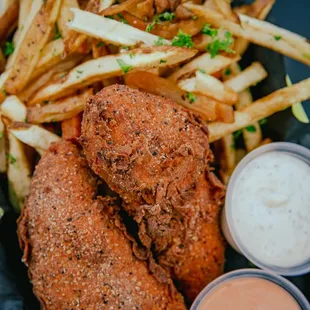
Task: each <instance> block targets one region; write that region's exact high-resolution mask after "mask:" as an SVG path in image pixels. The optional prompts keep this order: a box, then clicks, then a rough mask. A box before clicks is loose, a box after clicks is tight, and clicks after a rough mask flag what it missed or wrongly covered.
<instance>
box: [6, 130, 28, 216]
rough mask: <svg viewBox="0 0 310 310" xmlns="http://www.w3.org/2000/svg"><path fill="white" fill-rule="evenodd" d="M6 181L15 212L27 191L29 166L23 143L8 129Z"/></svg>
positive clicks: (18, 210) (20, 205) (21, 204)
mask: <svg viewBox="0 0 310 310" xmlns="http://www.w3.org/2000/svg"><path fill="white" fill-rule="evenodd" d="M8 140H9V152H8V183H9V199H10V202H11V204H12V205H13V207H14V208H15V211H16V212H20V211H21V209H22V207H23V204H24V199H25V197H26V196H27V195H28V193H29V186H30V182H31V167H30V164H29V162H28V159H27V156H26V152H25V147H24V145H23V144H22V143H21V142H20V141H19V140H18V139H17V138H16V137H15V136H14V135H13V134H12V133H11V132H10V131H9V133H8Z"/></svg>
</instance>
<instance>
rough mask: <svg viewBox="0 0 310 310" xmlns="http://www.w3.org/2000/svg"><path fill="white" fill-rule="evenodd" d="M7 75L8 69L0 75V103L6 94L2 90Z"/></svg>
mask: <svg viewBox="0 0 310 310" xmlns="http://www.w3.org/2000/svg"><path fill="white" fill-rule="evenodd" d="M9 74H10V69H9V70H7V71H4V72H3V73H1V75H0V103H1V102H3V100H4V99H5V97H6V96H7V93H6V91H5V89H4V83H5V81H6V79H7V78H8V76H9Z"/></svg>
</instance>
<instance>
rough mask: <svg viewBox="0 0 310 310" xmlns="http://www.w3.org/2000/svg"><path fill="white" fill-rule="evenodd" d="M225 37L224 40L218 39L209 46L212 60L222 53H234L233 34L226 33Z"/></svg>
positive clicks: (207, 48)
mask: <svg viewBox="0 0 310 310" xmlns="http://www.w3.org/2000/svg"><path fill="white" fill-rule="evenodd" d="M224 36H225V38H224V39H220V38H218V37H216V38H214V40H213V42H211V43H209V44H208V45H207V47H206V50H207V51H208V52H209V53H210V55H211V58H214V57H215V56H216V55H218V53H219V52H220V51H223V52H226V53H234V51H233V50H232V49H231V48H230V46H231V45H232V43H233V42H234V39H233V37H232V34H231V32H229V31H226V32H225V35H224Z"/></svg>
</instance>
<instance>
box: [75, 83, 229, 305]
mask: <svg viewBox="0 0 310 310" xmlns="http://www.w3.org/2000/svg"><path fill="white" fill-rule="evenodd" d="M80 142H81V144H82V146H83V149H84V152H85V155H86V157H87V160H88V162H89V165H90V167H91V168H92V169H93V171H94V172H95V173H96V174H98V175H99V176H100V177H102V178H103V179H104V180H105V181H106V182H107V183H108V185H109V186H110V187H111V188H112V189H113V190H114V191H116V192H117V193H118V194H119V195H120V196H121V197H122V198H123V200H124V202H123V207H124V208H125V210H126V211H127V212H128V213H129V215H131V216H132V217H133V218H134V219H135V220H136V222H137V223H138V224H139V237H140V239H141V242H142V243H143V245H144V246H145V247H146V248H147V249H149V250H153V251H154V253H155V258H156V259H157V261H158V262H159V263H160V264H161V266H163V267H165V268H166V269H167V270H169V271H170V273H171V275H172V276H173V278H174V279H175V280H176V283H177V284H178V286H179V287H180V288H181V289H182V293H183V294H184V295H185V296H186V298H187V300H189V301H192V300H193V299H194V298H195V297H196V296H197V294H198V293H199V292H200V290H201V289H202V288H203V287H204V286H205V285H206V284H208V283H209V282H210V281H211V280H213V279H214V278H216V277H217V276H219V275H220V274H221V273H222V270H223V264H224V245H223V240H222V236H221V234H220V230H219V228H218V225H219V223H218V221H219V218H218V215H219V211H220V205H221V203H222V198H223V196H224V187H223V185H222V184H221V183H220V182H219V181H218V180H217V178H216V177H215V176H214V174H213V173H212V172H211V171H210V168H209V161H210V159H211V158H212V153H211V151H210V149H209V143H208V135H207V128H206V126H205V124H204V123H202V122H201V120H200V119H199V118H198V117H196V116H195V115H194V114H192V113H191V112H189V111H187V110H185V109H183V108H182V107H180V106H178V105H177V104H176V103H174V102H173V101H171V100H167V99H164V98H162V97H158V96H154V95H151V94H147V93H143V92H139V91H137V90H133V89H130V88H128V87H126V86H122V85H113V86H109V87H107V88H104V89H103V90H102V91H101V92H99V93H98V94H97V95H96V96H93V97H91V98H90V99H89V100H88V103H87V105H86V109H85V112H84V117H83V123H82V136H81V138H80Z"/></svg>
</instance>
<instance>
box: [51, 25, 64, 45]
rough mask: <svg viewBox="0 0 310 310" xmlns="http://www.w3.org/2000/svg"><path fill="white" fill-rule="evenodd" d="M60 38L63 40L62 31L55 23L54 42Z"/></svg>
mask: <svg viewBox="0 0 310 310" xmlns="http://www.w3.org/2000/svg"><path fill="white" fill-rule="evenodd" d="M60 38H62V36H61V33H60V31H59V28H58V25H57V23H55V35H54V38H53V41H54V40H57V39H60Z"/></svg>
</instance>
